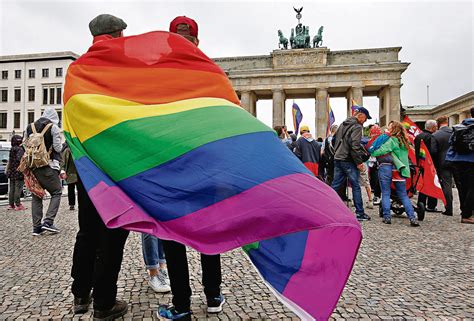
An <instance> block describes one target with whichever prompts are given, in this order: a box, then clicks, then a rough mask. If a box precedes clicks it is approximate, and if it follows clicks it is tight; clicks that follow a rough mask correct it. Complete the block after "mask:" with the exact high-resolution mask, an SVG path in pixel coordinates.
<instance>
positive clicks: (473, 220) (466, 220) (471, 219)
mask: <svg viewBox="0 0 474 321" xmlns="http://www.w3.org/2000/svg"><path fill="white" fill-rule="evenodd" d="M461 223H465V224H474V216H471V217H469V218H462V219H461Z"/></svg>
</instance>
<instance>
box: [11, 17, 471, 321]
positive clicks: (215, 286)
mask: <svg viewBox="0 0 474 321" xmlns="http://www.w3.org/2000/svg"><path fill="white" fill-rule="evenodd" d="M126 27H127V25H126V23H125V22H124V21H123V20H122V19H120V18H117V17H115V16H112V15H105V14H103V15H99V16H97V17H96V18H94V19H93V20H92V21H91V22H90V24H89V29H90V31H91V34H92V36H93V37H94V39H93V42H94V43H97V42H100V41H107V40H110V39H114V38H118V37H122V36H123V30H124V29H125V28H126ZM170 32H173V33H177V34H180V35H182V36H183V37H185V38H186V39H188V40H189V41H191V42H192V43H193V44H194V45H196V46H198V44H199V40H198V26H197V23H196V22H195V21H194V20H192V19H190V18H188V17H184V16H181V17H177V18H175V19H174V20H173V21H172V22H171V24H170ZM368 119H371V116H370V114H369V111H368V110H367V109H366V108H364V107H362V106H360V107H358V108H357V109H356V110H355V113H354V115H353V116H352V117H349V118H348V119H346V120H345V121H344V122H342V124H341V125H340V126H337V125H333V126H331V128H330V134H329V135H328V137H326V138H325V139H323V138H322V137H320V138H317V139H315V138H314V137H313V136H312V134H311V132H310V129H309V127H308V126H302V127H301V128H300V130H299V135H300V136H299V137H297V135H296V134H294V133H291V132H288V131H287V129H286V127H285V126H278V127H276V128H275V131H276V132H277V134H278V136H279V138H280V139H281V141H282V143H283V144H285V145H286V146H287V147H288V148H289V149H290V150H291V151H292V152H293V153H294V154H295V156H296V157H298V158H299V159H300V160H301V161H302V162H303V164H304V165H305V166H306V167H307V168H308V170H309V171H310V172H311V173H312V174H313V175H314V176H316V177H318V178H319V179H321V180H323V181H324V182H326V183H327V184H328V185H330V186H331V187H332V188H333V189H334V190H335V191H336V192H337V193H338V194H339V195H340V197H341V198H342V199H343V200H344V201H346V202H347V203H348V204H349V198H348V196H347V189H348V187H350V188H351V189H352V201H353V204H354V206H355V214H356V216H357V219H358V220H359V221H367V220H370V219H371V218H370V216H369V215H367V213H366V211H365V208H373V205H378V204H380V203H381V207H382V213H383V220H382V221H383V223H385V224H390V223H391V211H390V197H391V193H392V191H391V185H392V183H393V184H394V186H395V193H396V194H397V195H398V197H399V199H400V200H401V202H402V203H403V205H404V207H405V211H406V213H407V216H408V217H409V222H410V225H411V226H415V227H416V226H419V223H418V220H417V217H416V215H415V212H414V209H413V206H412V205H411V202H410V200H409V198H408V196H407V191H406V188H405V180H406V179H407V178H408V177H409V176H410V170H409V160H408V151H409V150H410V149H411V148H415V149H416V148H419V142H420V141H421V140H422V141H424V142H425V144H426V145H427V146H428V148H429V152H430V153H431V154H432V155H433V159H434V160H435V164H436V168H437V170H438V174H439V176H440V179H441V184H442V187H443V192H444V193H445V196H446V200H447V205H446V210H445V212H443V214H445V215H453V206H452V176H453V175H454V181H455V182H456V186H457V188H458V192H459V198H460V202H461V215H462V222H463V223H474V217H473V215H472V214H473V202H474V191H473V184H472V181H473V180H474V177H473V176H474V152H472V150H471V151H470V152H468V153H465V154H464V153H460V152H459V151H457V150H456V149H455V148H454V146H453V140H454V139H455V137H457V136H456V135H455V134H454V132H455V131H456V129H454V130H453V129H452V128H450V127H449V126H448V124H447V118H446V117H440V118H439V119H438V120H437V122H434V121H428V122H427V123H426V127H425V131H424V132H423V134H420V135H419V136H418V137H417V140H416V141H415V146H412V145H411V143H410V141H409V140H408V138H407V133H406V130H405V128H404V127H403V126H402V124H401V123H400V122H398V121H392V122H391V123H390V124H388V128H387V130H386V131H385V132H384V133H382V130H381V129H380V127H379V126H378V125H373V126H371V128H370V131H369V132H370V137H363V124H364V123H365V122H366V121H367V120H368ZM58 123H59V117H58V114H57V113H56V111H55V110H54V109H53V108H46V110H45V111H44V113H43V115H42V117H41V118H39V119H38V120H36V121H35V122H34V123H32V124H30V125H28V127H27V129H26V133H25V137H26V138H25V142H24V141H23V138H22V137H20V136H13V138H12V149H11V151H10V160H9V167H8V170H7V174H8V177H9V178H10V197H9V209H14V210H24V209H25V207H24V205H23V204H22V203H21V202H20V191H21V190H22V187H23V183H24V180H26V181H28V186H29V187H30V188H31V189H32V192H33V196H32V197H33V198H32V205H31V213H32V221H33V235H34V236H39V235H41V234H43V233H45V232H49V233H59V232H60V230H59V228H58V227H56V226H55V224H54V221H55V218H56V215H57V213H58V209H59V206H60V202H61V194H62V183H61V179H63V180H66V182H67V184H68V202H69V208H70V210H75V209H76V208H75V205H76V203H75V202H76V198H75V195H76V193H75V191H76V189H77V199H78V223H79V231H78V233H77V236H76V242H75V246H74V253H73V264H72V271H71V275H72V278H73V283H72V287H71V291H72V294H73V295H74V302H73V311H74V313H76V314H80V313H85V312H86V311H88V310H89V307H90V305H91V304H93V309H94V319H96V320H112V319H115V318H118V317H121V316H123V315H124V314H125V313H126V312H127V310H128V305H127V303H126V302H124V301H121V300H117V298H116V295H117V279H118V275H119V272H120V269H121V263H122V258H123V250H124V246H125V242H126V240H127V237H128V235H129V231H127V230H124V229H120V228H118V229H109V228H107V227H106V226H105V224H104V222H103V221H102V219H101V217H100V215H99V213H98V212H97V209H96V208H95V206H94V204H93V203H92V201H91V199H90V197H89V196H88V193H87V190H86V188H85V186H84V182H83V181H82V180H81V177H80V175H78V173H77V170H76V168H75V165H74V161H73V159H72V156H71V150H70V148H69V147H68V146H67V144H63V143H62V139H61V134H60V129H59V127H58ZM473 124H474V108H473V109H471V118H469V119H466V120H464V121H463V124H462V125H463V126H465V127H466V126H472V125H473ZM438 128H439V129H438ZM35 142H36V145H34V143H35ZM38 142H39V143H38ZM22 144H24V145H25V146H26V150H25V149H24V148H23V147H22ZM471 147H472V146H471ZM34 148H36V150H35V152H36V153H37V154H35V155H36V156H37V155H39V157H36V158H34V159H32V160H31V162H33V161H34V162H35V164H36V163H37V164H40V165H37V166H34V167H31V166H29V167H30V168H31V170H29V169H28V168H29V167H28V166H27V165H28V164H27V165H25V164H23V168H24V169H25V168H26V169H25V170H19V169H18V168H20V169H21V168H22V164H21V163H22V161H23V160H25V159H29V158H28V157H30V156H32V150H33V149H34ZM24 154H26V156H27V157H24ZM46 154H47V157H46ZM29 165H31V164H29ZM361 187H364V189H365V191H366V192H367V196H368V202H367V203H366V204H365V206H364V203H363V201H362V189H361ZM42 190H46V191H48V193H49V194H50V195H51V199H50V202H49V206H48V209H47V211H46V213H43V199H44V198H43V197H42V194H41V191H42ZM426 199H427V198H426V196H425V195H419V201H420V202H426ZM435 207H436V203H435V201H434V200H430V199H429V198H428V204H427V208H428V209H429V210H436V208H435ZM142 252H143V259H144V266H145V268H146V270H147V272H148V277H149V279H148V283H149V286H150V287H151V288H152V289H153V290H154V291H156V292H160V293H166V292H170V291H171V292H172V295H173V299H172V302H173V304H172V305H163V306H160V307H159V309H158V311H157V314H158V315H159V316H160V317H162V318H166V319H172V320H190V319H191V294H192V293H191V287H190V285H189V268H188V261H187V257H186V248H185V246H184V245H183V244H180V243H178V242H175V241H169V240H160V239H159V238H157V237H155V236H153V235H148V234H143V235H142ZM201 265H202V282H203V285H204V293H205V295H206V298H207V311H208V312H209V313H218V312H220V311H222V306H223V304H224V303H225V298H224V296H223V295H222V293H221V290H220V286H221V281H222V280H221V279H222V278H221V262H220V256H219V255H205V254H201Z"/></svg>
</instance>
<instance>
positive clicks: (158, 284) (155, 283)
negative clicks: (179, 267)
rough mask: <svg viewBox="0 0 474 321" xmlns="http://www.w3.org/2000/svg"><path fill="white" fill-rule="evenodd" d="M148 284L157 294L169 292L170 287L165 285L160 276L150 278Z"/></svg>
mask: <svg viewBox="0 0 474 321" xmlns="http://www.w3.org/2000/svg"><path fill="white" fill-rule="evenodd" d="M148 284H149V285H150V287H151V288H152V289H153V291H155V292H158V293H166V292H170V291H171V287H170V286H169V285H168V284H167V283H166V281H165V279H164V278H163V277H161V275H160V274H158V275H154V276H152V277H150V279H149V280H148Z"/></svg>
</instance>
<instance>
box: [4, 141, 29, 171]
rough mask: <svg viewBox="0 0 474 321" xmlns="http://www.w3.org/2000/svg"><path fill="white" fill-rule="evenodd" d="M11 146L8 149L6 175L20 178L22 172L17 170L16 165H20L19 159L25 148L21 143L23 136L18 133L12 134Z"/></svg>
mask: <svg viewBox="0 0 474 321" xmlns="http://www.w3.org/2000/svg"><path fill="white" fill-rule="evenodd" d="M11 143H12V148H11V149H10V155H9V159H8V170H7V177H8V178H10V179H14V180H22V179H23V174H22V173H21V172H19V171H18V166H19V165H20V160H21V157H22V156H23V154H24V153H25V150H24V149H23V146H21V144H22V143H23V138H22V137H21V136H19V135H13V137H12V140H11Z"/></svg>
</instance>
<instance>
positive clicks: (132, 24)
mask: <svg viewBox="0 0 474 321" xmlns="http://www.w3.org/2000/svg"><path fill="white" fill-rule="evenodd" d="M293 6H295V7H301V6H303V7H304V9H303V12H302V14H303V18H302V19H301V22H302V23H303V24H304V25H308V26H309V27H310V35H311V37H313V36H314V34H315V32H316V31H317V29H318V28H319V26H321V25H324V33H323V38H324V45H325V46H327V47H328V48H329V49H330V50H347V49H360V48H380V47H392V46H401V47H403V49H402V50H401V52H400V60H401V61H403V62H409V63H411V65H410V66H409V67H408V70H407V71H406V72H405V73H404V74H403V75H402V82H403V87H402V89H401V99H402V103H403V104H404V105H419V104H426V102H427V93H426V86H427V85H429V86H430V96H429V102H430V104H441V103H443V102H446V101H448V100H451V99H453V98H455V97H458V96H460V95H463V94H465V93H467V92H469V91H471V90H473V87H474V85H473V79H474V69H473V59H474V56H473V53H474V51H473V46H474V39H473V36H474V35H473V29H474V25H473V10H474V7H473V2H472V1H442V2H433V1H397V2H387V1H378V2H374V1H371V2H369V1H364V2H360V1H335V0H332V1H310V2H305V1H260V2H258V1H252V2H250V1H245V2H244V1H240V2H237V1H235V2H229V1H219V2H217V1H214V2H209V1H208V2H204V1H185V2H184V1H183V2H179V1H172V2H171V1H156V0H155V1H99V0H97V1H31V0H30V1H21V0H14V1H7V0H0V55H10V54H24V53H39V52H50V51H73V52H76V53H78V54H82V53H84V52H85V51H86V50H87V48H88V47H89V45H90V42H91V36H90V34H89V30H88V23H89V21H90V20H91V19H92V18H94V17H95V16H97V15H98V14H101V13H111V14H114V15H116V16H119V17H121V18H122V19H124V20H125V22H126V23H127V24H128V28H127V29H126V30H125V34H126V35H132V34H139V33H143V32H148V31H151V30H167V29H168V26H169V21H170V20H172V19H173V18H174V17H175V16H177V15H187V16H189V17H192V18H194V19H195V20H196V21H197V22H198V24H199V38H200V41H201V42H200V48H201V49H202V50H203V51H204V52H205V53H206V54H207V55H208V56H210V57H227V56H245V55H268V54H270V52H271V51H272V50H274V49H276V48H277V44H278V37H277V30H278V29H281V30H282V31H283V32H284V34H285V36H286V37H289V33H290V30H291V28H293V27H294V26H295V25H296V23H297V20H296V18H295V12H294V11H293V8H292V7H293ZM296 102H297V103H298V104H299V105H300V106H301V107H302V110H303V115H304V119H303V122H304V123H306V124H309V125H310V127H311V128H313V129H314V100H297V101H296ZM291 103H292V101H287V109H288V111H287V118H289V109H290V107H291ZM364 105H366V106H367V107H368V108H369V110H370V111H371V113H373V114H374V116H375V117H374V118H378V99H376V98H367V97H366V98H364ZM331 106H332V107H333V110H334V112H335V114H336V121H337V122H338V123H339V122H341V121H342V120H343V119H344V118H345V114H346V108H345V101H344V100H343V99H332V100H331ZM257 108H258V116H259V118H261V119H262V120H263V121H264V122H266V123H267V124H270V123H271V113H270V108H271V102H270V101H260V102H259V103H258V105H257ZM287 124H288V126H289V127H290V128H291V127H292V124H290V122H289V120H288V119H287Z"/></svg>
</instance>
